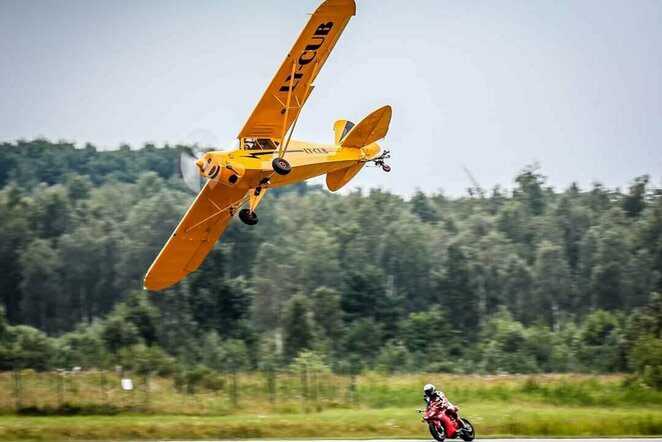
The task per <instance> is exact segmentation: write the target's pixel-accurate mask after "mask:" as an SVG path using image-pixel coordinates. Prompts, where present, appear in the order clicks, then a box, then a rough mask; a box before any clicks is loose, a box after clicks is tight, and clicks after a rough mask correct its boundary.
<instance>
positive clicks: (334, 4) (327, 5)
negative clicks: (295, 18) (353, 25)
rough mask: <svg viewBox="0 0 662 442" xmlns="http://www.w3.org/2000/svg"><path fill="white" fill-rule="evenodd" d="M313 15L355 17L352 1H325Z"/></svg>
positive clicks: (354, 4) (354, 7) (354, 5)
mask: <svg viewBox="0 0 662 442" xmlns="http://www.w3.org/2000/svg"><path fill="white" fill-rule="evenodd" d="M313 14H331V15H356V2H355V1H354V0H325V1H323V2H322V3H321V4H320V5H319V6H318V7H317V9H316V10H315V12H314V13H313Z"/></svg>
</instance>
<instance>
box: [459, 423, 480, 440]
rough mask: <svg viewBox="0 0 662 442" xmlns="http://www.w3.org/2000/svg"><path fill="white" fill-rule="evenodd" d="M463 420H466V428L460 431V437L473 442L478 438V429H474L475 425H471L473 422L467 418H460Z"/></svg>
mask: <svg viewBox="0 0 662 442" xmlns="http://www.w3.org/2000/svg"><path fill="white" fill-rule="evenodd" d="M460 420H461V421H462V422H464V430H462V431H460V437H461V438H462V440H464V441H467V442H471V441H472V440H474V439H475V438H476V430H475V429H474V426H473V425H471V422H469V421H468V420H466V419H460Z"/></svg>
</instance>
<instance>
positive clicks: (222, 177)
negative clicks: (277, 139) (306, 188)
mask: <svg viewBox="0 0 662 442" xmlns="http://www.w3.org/2000/svg"><path fill="white" fill-rule="evenodd" d="M243 145H244V143H243V142H242V146H243ZM274 147H275V146H274ZM379 151H380V148H379V145H377V143H372V144H370V145H368V146H365V147H363V148H360V149H357V148H347V147H345V148H343V147H340V146H338V145H335V144H321V143H313V142H308V141H295V140H291V141H290V143H289V145H288V148H287V151H286V153H285V155H284V156H283V158H285V159H286V160H287V161H288V162H289V163H290V165H291V167H292V170H291V172H290V173H289V174H287V175H279V174H277V173H275V172H274V170H273V167H272V161H273V159H274V158H277V157H278V149H277V148H274V149H246V148H239V149H235V150H233V151H230V152H219V151H212V152H208V153H206V154H205V155H204V156H203V158H202V159H201V160H199V161H198V167H199V168H200V174H201V175H202V176H203V177H205V178H208V179H211V180H215V181H219V182H220V183H222V184H225V185H228V186H230V187H234V188H239V189H252V188H255V187H258V186H261V185H265V183H267V181H266V180H268V184H266V187H279V186H286V185H288V184H293V183H296V182H299V181H303V180H307V179H310V178H313V177H316V176H319V175H324V174H327V173H330V172H334V171H336V170H340V169H345V168H348V167H351V166H354V165H356V164H358V163H362V162H363V163H364V162H366V161H369V160H370V159H372V158H374V157H375V156H376V155H377V154H378V153H379Z"/></svg>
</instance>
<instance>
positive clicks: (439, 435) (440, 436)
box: [428, 422, 446, 442]
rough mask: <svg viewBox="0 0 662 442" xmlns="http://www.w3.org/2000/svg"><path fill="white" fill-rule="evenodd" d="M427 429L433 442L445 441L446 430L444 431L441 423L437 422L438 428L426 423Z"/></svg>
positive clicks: (431, 423) (432, 423)
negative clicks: (434, 441) (435, 441)
mask: <svg viewBox="0 0 662 442" xmlns="http://www.w3.org/2000/svg"><path fill="white" fill-rule="evenodd" d="M428 428H429V429H430V434H431V435H432V437H434V439H435V440H437V441H439V442H444V440H445V439H446V430H444V425H443V424H442V423H441V422H439V427H438V428H437V426H436V425H435V423H434V422H430V423H428Z"/></svg>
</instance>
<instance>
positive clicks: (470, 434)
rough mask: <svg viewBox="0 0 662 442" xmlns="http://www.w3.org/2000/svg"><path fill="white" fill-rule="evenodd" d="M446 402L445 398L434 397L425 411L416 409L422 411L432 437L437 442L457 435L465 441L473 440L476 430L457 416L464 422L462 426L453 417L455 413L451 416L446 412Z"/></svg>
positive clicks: (442, 441) (465, 420)
mask: <svg viewBox="0 0 662 442" xmlns="http://www.w3.org/2000/svg"><path fill="white" fill-rule="evenodd" d="M446 403H447V401H446V400H443V401H442V400H440V399H439V398H435V399H433V400H432V402H430V405H429V406H428V409H427V411H426V412H425V413H423V410H418V412H419V413H423V422H426V423H427V424H428V427H429V429H430V434H431V435H432V437H434V438H435V439H436V440H438V441H439V442H444V440H445V439H446V438H448V439H454V438H456V437H458V436H459V437H460V438H461V439H462V440H465V441H467V442H469V441H472V440H474V438H475V437H476V431H475V430H474V427H473V425H471V422H469V421H468V420H467V419H462V418H459V416H458V418H459V420H461V421H462V422H463V423H464V428H462V425H460V422H459V421H458V419H456V418H455V416H457V413H455V416H453V415H452V414H450V413H448V412H447V411H448V409H447V408H446Z"/></svg>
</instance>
